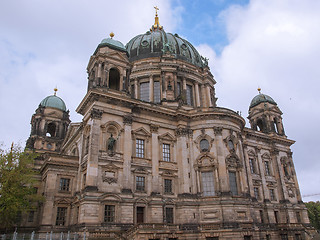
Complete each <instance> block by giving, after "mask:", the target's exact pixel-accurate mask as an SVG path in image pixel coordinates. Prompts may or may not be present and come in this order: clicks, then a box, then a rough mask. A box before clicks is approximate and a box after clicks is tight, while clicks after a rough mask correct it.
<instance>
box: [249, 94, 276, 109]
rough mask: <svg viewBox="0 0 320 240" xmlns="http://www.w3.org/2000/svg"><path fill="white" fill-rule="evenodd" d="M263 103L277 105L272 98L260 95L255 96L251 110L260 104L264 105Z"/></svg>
mask: <svg viewBox="0 0 320 240" xmlns="http://www.w3.org/2000/svg"><path fill="white" fill-rule="evenodd" d="M263 102H268V103H271V104H274V105H277V103H276V102H275V101H274V100H273V99H272V98H271V97H270V96H268V95H266V94H262V93H259V94H258V95H257V96H255V97H254V98H253V99H252V101H251V103H250V107H249V108H252V107H254V106H257V105H258V104H259V103H263Z"/></svg>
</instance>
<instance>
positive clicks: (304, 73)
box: [213, 0, 320, 200]
mask: <svg viewBox="0 0 320 240" xmlns="http://www.w3.org/2000/svg"><path fill="white" fill-rule="evenodd" d="M319 9H320V2H319V1H311V0H310V1H291V0H290V1H289V0H284V1H278V0H270V1H264V0H254V1H251V2H250V4H249V5H248V6H233V7H230V8H228V9H227V10H226V11H224V12H223V13H221V18H223V19H224V21H225V24H226V29H227V36H228V41H229V44H228V45H227V46H225V48H224V49H223V51H222V52H221V55H220V56H218V57H217V58H216V61H215V68H214V70H213V73H214V74H215V75H216V80H217V82H218V83H217V84H216V88H217V90H216V93H217V96H218V98H219V101H218V104H219V105H220V106H221V105H222V106H226V107H229V108H231V109H234V110H240V111H241V112H242V115H243V116H244V117H246V116H247V111H248V107H249V104H250V101H251V99H252V98H253V97H254V96H255V95H256V94H257V93H258V92H257V91H256V89H257V87H258V86H260V87H261V88H262V92H263V93H265V94H267V95H270V96H271V97H273V98H274V100H275V101H276V102H277V103H278V106H279V108H280V109H281V110H282V111H283V113H284V114H283V118H284V120H283V121H284V127H285V130H286V134H287V135H288V137H289V138H291V139H294V140H296V141H297V143H296V144H295V145H294V146H293V151H294V162H295V166H296V169H297V172H298V173H297V174H298V177H299V180H300V181H299V183H300V186H301V189H302V193H303V194H311V193H315V192H317V193H318V192H319V193H320V191H319V190H317V188H316V183H319V182H320V176H319V174H317V172H318V170H319V169H320V164H319V161H318V157H317V149H318V146H317V145H318V140H317V139H318V136H317V135H318V134H319V127H318V123H319V121H320V111H319V106H318V104H319V102H320V96H319V94H318V88H319V79H320V68H319V66H318V62H319V58H320V45H319V44H318V43H319V41H320V29H319V27H318V26H317V25H318V23H319V22H320V15H319V14H318V13H319ZM307 174H310V175H312V178H313V183H314V184H310V177H305V176H306V175H307ZM318 199H319V197H318ZM306 200H310V199H309V198H307V199H306Z"/></svg>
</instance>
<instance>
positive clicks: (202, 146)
mask: <svg viewBox="0 0 320 240" xmlns="http://www.w3.org/2000/svg"><path fill="white" fill-rule="evenodd" d="M200 149H201V152H206V151H208V150H209V142H208V140H207V139H202V140H201V141H200Z"/></svg>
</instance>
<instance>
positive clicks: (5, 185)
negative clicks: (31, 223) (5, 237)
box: [0, 145, 41, 228]
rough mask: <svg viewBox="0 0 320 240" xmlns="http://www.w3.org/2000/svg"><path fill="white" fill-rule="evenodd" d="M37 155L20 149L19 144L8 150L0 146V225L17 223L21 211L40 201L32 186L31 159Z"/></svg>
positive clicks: (3, 226)
mask: <svg viewBox="0 0 320 240" xmlns="http://www.w3.org/2000/svg"><path fill="white" fill-rule="evenodd" d="M36 156H37V155H36V154H35V153H32V152H28V151H22V150H21V148H20V147H19V146H13V145H12V147H11V149H10V150H3V149H1V148H0V227H1V228H8V227H11V226H14V225H16V224H17V223H18V218H19V216H21V213H23V212H26V211H28V210H30V209H32V208H34V206H35V202H38V201H41V197H39V196H37V194H36V192H35V188H34V182H35V181H34V176H35V171H34V170H33V168H32V166H33V161H34V159H35V157H36Z"/></svg>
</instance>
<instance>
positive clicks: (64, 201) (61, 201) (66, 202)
mask: <svg viewBox="0 0 320 240" xmlns="http://www.w3.org/2000/svg"><path fill="white" fill-rule="evenodd" d="M71 203H72V200H71V199H68V198H58V199H56V200H55V201H54V204H55V205H70V204H71Z"/></svg>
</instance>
